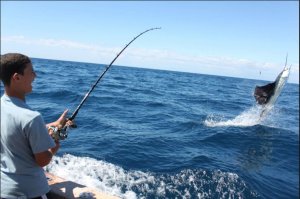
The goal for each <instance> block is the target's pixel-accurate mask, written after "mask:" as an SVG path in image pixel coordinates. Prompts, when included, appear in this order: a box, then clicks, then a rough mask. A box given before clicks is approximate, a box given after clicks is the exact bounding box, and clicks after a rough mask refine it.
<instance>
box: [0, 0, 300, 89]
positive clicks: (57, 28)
mask: <svg viewBox="0 0 300 199" xmlns="http://www.w3.org/2000/svg"><path fill="white" fill-rule="evenodd" d="M152 27H161V28H162V29H161V30H155V31H151V32H149V33H147V34H145V35H143V36H142V37H140V38H138V39H137V40H136V41H135V42H134V43H132V44H131V45H130V46H129V47H128V49H126V51H125V52H124V53H123V54H122V55H121V56H120V57H119V58H118V59H117V60H116V62H115V63H114V64H115V65H124V66H133V67H144V68H154V69H164V70H175V71H185V72H194V73H202V74H213V75H222V76H233V77H242V78H250V79H262V80H268V81H273V80H275V78H276V76H277V75H278V73H279V72H280V71H281V69H282V68H283V65H284V64H285V56H286V54H287V53H288V54H289V58H288V64H292V71H291V74H290V78H289V82H290V83H298V84H299V1H261V2H260V1H106V2H105V1H104V2H103V1H45V2H44V1H1V54H4V53H7V52H20V53H24V54H26V55H28V56H30V57H37V58H48V59H59V60H69V61H80V62H89V63H99V64H108V63H110V62H111V61H112V59H113V58H114V57H115V56H116V54H117V53H118V52H119V51H120V50H121V49H122V48H123V47H124V46H125V45H126V44H127V43H128V42H129V41H130V40H131V39H133V37H135V36H136V35H138V34H139V33H140V32H143V31H144V30H146V29H149V28H152ZM260 72H261V73H260Z"/></svg>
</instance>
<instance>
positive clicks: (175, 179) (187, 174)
mask: <svg viewBox="0 0 300 199" xmlns="http://www.w3.org/2000/svg"><path fill="white" fill-rule="evenodd" d="M46 170H47V171H48V172H50V173H53V174H55V175H57V176H59V177H62V178H64V179H66V180H70V181H74V182H76V183H79V184H82V185H86V186H88V187H91V188H95V189H97V190H99V191H101V192H105V193H108V194H111V195H115V196H119V197H120V198H124V199H136V198H147V196H149V194H150V195H152V196H154V197H162V198H164V197H167V196H168V194H169V195H170V194H171V197H173V196H172V195H176V197H179V198H193V197H198V198H211V197H214V196H215V195H216V194H217V195H218V196H220V198H228V197H234V196H237V195H243V192H244V190H245V189H246V185H245V183H244V182H243V180H241V179H240V178H239V176H238V175H237V174H234V173H230V172H221V171H219V170H217V171H213V172H207V171H205V170H201V169H200V170H190V169H187V170H183V171H181V172H180V173H177V174H174V175H168V174H162V175H155V174H152V173H150V172H142V171H126V170H124V169H123V168H121V167H119V166H116V165H113V164H111V163H107V162H105V161H101V160H96V159H93V158H88V157H76V156H73V155H70V154H65V155H63V156H62V157H54V159H53V160H52V161H51V163H50V164H49V165H48V166H47V167H46ZM183 187H184V189H182V188H183ZM133 190H134V191H133Z"/></svg>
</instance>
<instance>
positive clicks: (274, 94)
mask: <svg viewBox="0 0 300 199" xmlns="http://www.w3.org/2000/svg"><path fill="white" fill-rule="evenodd" d="M287 57H288V56H286V60H285V66H284V68H283V70H282V71H281V72H280V73H279V75H278V76H277V78H276V80H275V81H274V82H272V83H269V84H267V85H264V86H256V87H255V91H254V97H255V100H256V102H257V104H259V105H261V106H262V112H261V114H260V119H262V118H263V117H264V116H265V115H266V114H267V113H268V112H269V111H270V110H271V109H272V108H273V106H274V104H275V102H276V100H277V98H278V97H279V95H280V93H281V91H282V89H283V87H284V85H285V84H286V82H287V80H288V77H289V75H290V70H291V66H292V65H290V67H288V66H287Z"/></svg>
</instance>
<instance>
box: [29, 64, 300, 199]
mask: <svg viewBox="0 0 300 199" xmlns="http://www.w3.org/2000/svg"><path fill="white" fill-rule="evenodd" d="M33 65H34V69H35V71H36V73H37V78H36V80H35V82H34V83H33V92H32V93H31V94H30V95H28V96H27V103H28V104H29V105H30V106H31V107H32V108H34V109H36V110H38V111H39V112H40V113H41V114H42V115H43V118H44V120H45V122H46V123H49V122H52V121H54V120H56V119H57V118H58V117H59V116H60V114H61V113H62V112H63V111H64V110H65V109H69V115H71V114H72V113H73V111H74V110H75V109H76V107H77V106H78V105H79V103H80V101H81V100H82V98H83V97H84V95H85V94H86V93H87V91H88V90H89V89H90V88H91V86H92V85H93V84H94V83H95V81H96V80H97V78H98V76H99V74H100V73H102V71H103V70H104V67H105V65H101V64H91V63H80V62H70V61H58V60H47V59H35V58H33ZM275 78H276V77H274V80H275ZM266 83H269V82H266V81H262V80H252V79H242V78H233V77H223V76H212V75H203V74H192V73H183V72H172V71H163V70H153V69H143V68H134V67H125V66H117V65H114V66H112V67H111V68H110V69H109V71H108V72H107V73H106V74H105V76H104V77H103V79H102V80H101V81H100V83H99V84H98V85H97V87H96V88H95V90H94V91H93V92H92V93H91V95H90V97H89V98H88V99H87V101H86V102H85V104H84V105H83V106H82V108H81V109H80V111H79V113H78V115H77V117H76V119H75V122H76V124H77V125H78V128H76V129H72V130H71V131H69V136H68V138H67V139H66V140H63V141H61V148H60V150H59V152H58V153H57V155H56V156H55V157H54V159H53V160H52V162H51V163H50V165H48V166H47V167H45V170H47V171H49V172H50V173H53V174H55V175H57V176H60V177H63V178H65V179H67V180H72V181H75V182H77V183H80V184H83V185H87V186H89V187H93V188H95V189H98V190H100V191H102V192H106V193H109V194H112V195H116V196H119V197H121V198H126V199H127V198H128V199H133V198H178V199H179V198H186V199H188V198H191V199H194V198H216V199H217V198H230V199H235V198H245V199H248V198H265V199H275V198H276V199H277V198H280V199H283V198H290V199H294V198H299V85H298V84H290V83H288V84H286V85H285V87H284V89H283V91H282V93H281V95H280V96H279V98H278V101H277V102H276V104H275V106H274V108H273V109H272V111H271V112H270V114H269V115H268V116H267V117H266V118H265V119H264V120H263V121H259V119H258V118H259V113H260V112H259V111H260V107H259V106H257V105H256V103H255V99H254V97H253V92H254V88H255V86H256V85H264V84H266Z"/></svg>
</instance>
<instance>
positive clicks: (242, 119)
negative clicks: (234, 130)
mask: <svg viewBox="0 0 300 199" xmlns="http://www.w3.org/2000/svg"><path fill="white" fill-rule="evenodd" d="M261 111H262V110H261V108H260V107H258V106H255V107H252V108H250V109H249V110H246V111H244V112H242V113H241V114H240V115H238V116H236V117H235V118H234V119H230V120H225V119H224V118H223V117H219V116H214V115H210V116H208V117H207V119H206V120H205V121H204V124H205V125H206V126H209V127H218V126H254V125H257V124H260V123H261V122H263V120H262V118H261V117H260V114H261ZM263 119H265V118H263Z"/></svg>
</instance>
